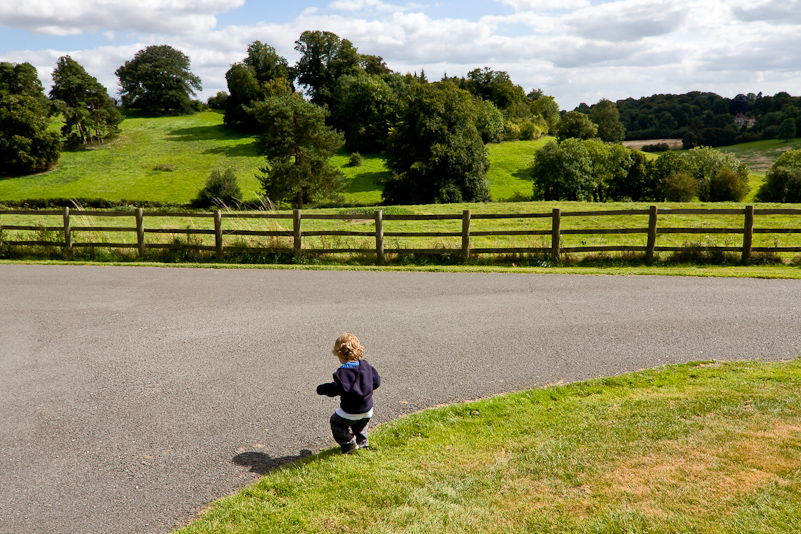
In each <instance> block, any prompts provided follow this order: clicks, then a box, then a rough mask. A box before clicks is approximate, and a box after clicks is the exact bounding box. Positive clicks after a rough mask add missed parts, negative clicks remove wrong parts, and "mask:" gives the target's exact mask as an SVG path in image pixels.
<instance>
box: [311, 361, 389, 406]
mask: <svg viewBox="0 0 801 534" xmlns="http://www.w3.org/2000/svg"><path fill="white" fill-rule="evenodd" d="M380 385H381V377H380V376H378V371H376V370H375V369H374V368H373V366H372V365H370V364H369V363H367V360H359V367H355V368H352V369H347V368H344V367H340V368H339V369H337V371H336V373H334V381H333V382H329V383H328V384H320V385H319V386H317V394H318V395H326V396H328V397H336V396H340V397H341V402H340V403H339V406H340V408H342V411H344V412H345V413H350V414H354V415H355V414H360V413H366V412H369V411H370V409H371V408H372V407H373V390H374V389H378V387H379V386H380Z"/></svg>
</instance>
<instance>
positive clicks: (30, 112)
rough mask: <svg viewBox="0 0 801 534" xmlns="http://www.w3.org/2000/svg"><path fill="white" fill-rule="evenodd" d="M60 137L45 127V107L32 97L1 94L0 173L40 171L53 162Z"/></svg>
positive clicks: (53, 163)
mask: <svg viewBox="0 0 801 534" xmlns="http://www.w3.org/2000/svg"><path fill="white" fill-rule="evenodd" d="M59 150H61V139H60V136H59V134H58V132H51V131H48V130H47V110H46V108H45V107H44V106H43V105H42V101H41V100H40V99H38V98H36V97H34V96H29V95H15V94H8V95H4V96H0V174H3V175H7V176H20V175H25V174H32V173H36V172H43V171H46V170H48V169H49V168H50V167H52V166H53V165H55V164H56V162H57V161H58V156H59Z"/></svg>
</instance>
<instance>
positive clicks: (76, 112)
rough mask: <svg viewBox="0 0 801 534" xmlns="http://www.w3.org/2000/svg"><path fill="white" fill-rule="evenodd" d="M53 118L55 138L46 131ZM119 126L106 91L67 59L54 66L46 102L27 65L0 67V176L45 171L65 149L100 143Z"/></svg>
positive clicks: (5, 64) (38, 83)
mask: <svg viewBox="0 0 801 534" xmlns="http://www.w3.org/2000/svg"><path fill="white" fill-rule="evenodd" d="M53 115H60V116H61V118H62V119H63V121H64V124H63V126H62V127H61V132H60V134H59V132H55V131H52V130H50V129H49V123H50V117H51V116H53ZM121 121H122V115H120V112H119V110H118V109H117V105H116V103H115V102H114V100H113V99H111V98H110V97H109V96H108V91H106V88H105V87H103V85H101V84H100V83H99V82H98V81H97V78H95V77H94V76H90V75H89V74H88V73H87V72H86V70H85V69H84V68H83V67H82V66H81V65H80V64H79V63H78V62H77V61H75V60H74V59H72V58H71V57H70V56H63V57H61V58H59V59H58V61H57V62H56V68H55V70H54V71H53V87H52V89H51V90H50V97H49V98H48V97H47V96H45V94H44V88H43V87H42V83H41V82H40V81H39V77H38V74H37V72H36V68H35V67H34V66H33V65H31V64H30V63H20V64H13V63H5V62H4V63H0V174H3V175H7V176H21V175H26V174H33V173H36V172H43V171H46V170H48V169H50V168H52V167H53V166H54V165H55V164H56V163H57V162H58V158H59V154H60V152H61V149H62V147H63V146H64V145H65V144H66V145H68V146H71V145H79V144H87V143H90V142H94V141H98V140H102V139H104V138H105V137H106V136H108V135H109V134H111V133H115V132H117V131H118V125H119V123H120V122H121Z"/></svg>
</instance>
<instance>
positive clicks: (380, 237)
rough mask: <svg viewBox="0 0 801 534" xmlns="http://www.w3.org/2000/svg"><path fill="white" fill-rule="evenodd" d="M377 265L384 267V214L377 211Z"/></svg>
mask: <svg viewBox="0 0 801 534" xmlns="http://www.w3.org/2000/svg"><path fill="white" fill-rule="evenodd" d="M375 263H376V265H384V213H383V212H382V211H381V210H375Z"/></svg>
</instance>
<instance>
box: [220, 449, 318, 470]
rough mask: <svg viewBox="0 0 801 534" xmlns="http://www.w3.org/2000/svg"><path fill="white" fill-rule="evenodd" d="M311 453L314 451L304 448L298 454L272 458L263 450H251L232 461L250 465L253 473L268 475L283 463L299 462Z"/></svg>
mask: <svg viewBox="0 0 801 534" xmlns="http://www.w3.org/2000/svg"><path fill="white" fill-rule="evenodd" d="M311 455H312V451H310V450H308V449H302V450H301V451H300V454H298V455H296V456H282V457H280V458H270V457H269V456H268V455H266V454H264V453H263V452H252V451H251V452H243V453H242V454H237V455H236V456H234V457H233V458H232V459H231V461H232V462H233V463H235V464H236V465H241V466H242V467H249V468H250V472H251V473H256V474H258V475H266V474H267V473H269V472H270V471H272V470H273V469H277V468H279V467H281V466H283V465H287V464H291V463H294V462H297V461H298V460H300V459H302V458H306V457H308V456H311Z"/></svg>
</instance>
